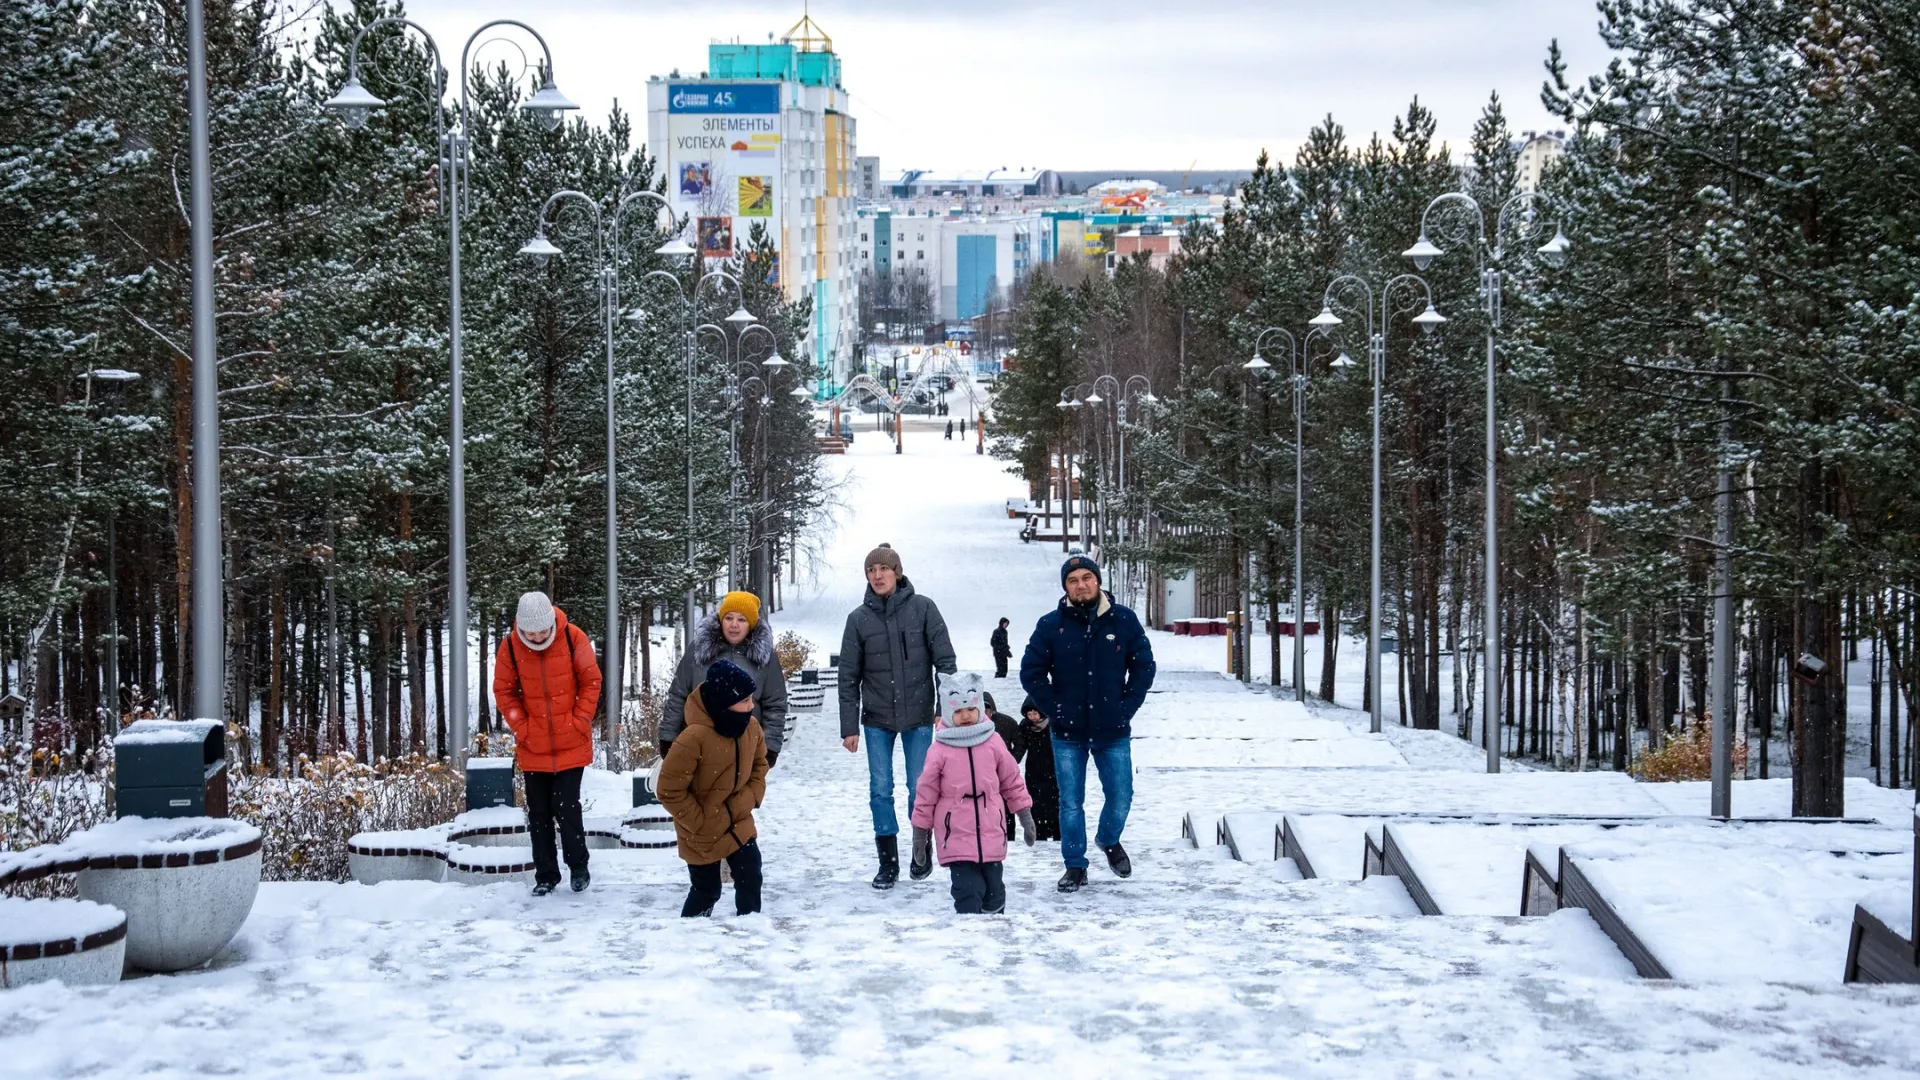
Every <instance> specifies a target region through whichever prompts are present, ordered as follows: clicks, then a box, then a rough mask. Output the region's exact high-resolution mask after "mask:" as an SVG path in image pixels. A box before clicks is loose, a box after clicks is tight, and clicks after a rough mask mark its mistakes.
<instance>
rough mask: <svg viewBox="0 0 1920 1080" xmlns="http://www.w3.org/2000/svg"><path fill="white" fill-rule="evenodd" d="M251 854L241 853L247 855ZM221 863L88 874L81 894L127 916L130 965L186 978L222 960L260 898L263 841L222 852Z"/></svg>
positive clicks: (82, 879)
mask: <svg viewBox="0 0 1920 1080" xmlns="http://www.w3.org/2000/svg"><path fill="white" fill-rule="evenodd" d="M243 848H244V849H245V850H241V849H243ZM214 853H215V854H218V855H219V859H218V860H217V861H209V862H203V863H199V864H192V863H189V864H187V865H183V866H172V865H161V866H155V867H149V866H146V865H144V861H145V860H143V865H141V866H138V867H133V868H128V869H121V868H119V867H117V866H116V867H113V868H111V869H93V868H88V869H86V870H82V871H80V875H79V886H80V895H81V897H82V898H84V899H87V900H92V901H95V902H96V903H102V904H111V905H113V906H114V907H117V908H119V909H121V910H122V911H125V912H126V913H127V941H126V954H127V963H128V964H131V965H132V966H134V967H137V968H141V969H144V970H146V971H161V972H167V971H186V970H187V969H189V968H196V967H199V966H200V965H202V964H205V963H206V962H207V961H209V960H212V959H213V958H214V957H215V956H216V955H218V954H219V952H220V950H221V949H224V948H226V947H227V943H228V942H230V941H232V940H233V935H235V934H237V933H239V932H240V926H241V924H242V923H245V922H246V921H247V915H248V913H250V912H251V911H252V910H253V899H254V895H255V894H256V893H258V892H259V891H260V841H259V840H258V839H255V840H254V841H253V842H252V843H251V844H243V845H234V846H232V847H230V848H228V849H224V850H219V849H216V851H215V852H214Z"/></svg>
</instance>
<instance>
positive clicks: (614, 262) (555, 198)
mask: <svg viewBox="0 0 1920 1080" xmlns="http://www.w3.org/2000/svg"><path fill="white" fill-rule="evenodd" d="M548 85H549V87H550V86H551V83H549V84H548ZM543 92H544V91H543ZM536 96H537V95H536ZM563 200H574V201H577V202H579V203H581V204H582V205H584V206H585V207H586V208H587V209H588V210H589V211H590V212H591V213H592V214H593V242H594V255H595V258H596V259H597V260H598V262H599V264H600V265H599V273H598V275H597V276H598V277H599V281H600V322H601V328H602V330H603V331H604V332H605V337H606V351H607V612H606V643H605V645H604V646H603V647H602V649H601V667H602V668H603V669H604V677H603V678H602V679H601V686H602V687H603V689H602V690H601V699H602V700H603V701H604V702H605V711H604V715H605V716H606V718H607V720H606V723H607V731H606V738H607V747H608V749H609V751H611V750H614V749H617V748H618V747H619V745H620V691H621V685H620V676H621V668H622V667H623V666H624V664H625V660H626V656H625V652H626V648H625V642H624V641H622V640H621V637H620V559H619V555H620V526H619V516H618V512H617V511H618V505H619V502H618V497H619V488H618V485H617V478H616V474H615V466H616V463H617V461H618V457H619V454H618V443H617V442H616V439H615V431H616V428H615V423H614V415H615V414H614V389H615V377H614V366H613V324H614V318H615V316H617V315H618V314H619V311H620V257H621V255H622V253H623V252H624V251H625V248H624V247H622V246H621V243H620V221H621V218H622V217H623V215H625V213H626V212H627V209H628V208H629V207H631V206H635V205H638V204H641V203H651V204H652V205H654V207H655V212H656V214H657V213H658V211H660V210H667V211H668V213H669V214H671V213H672V210H671V208H670V207H669V206H668V205H667V200H666V197H665V196H662V195H658V194H655V193H654V192H651V191H635V192H629V193H628V194H626V195H624V196H622V197H621V198H620V200H619V201H618V202H616V203H615V204H614V207H613V212H612V213H610V214H606V215H604V216H603V215H602V214H601V212H600V203H599V202H598V201H597V200H595V199H594V198H592V197H591V196H589V195H587V194H586V193H584V192H580V191H575V190H572V189H565V190H561V191H556V192H554V193H553V194H552V195H550V196H548V197H547V201H546V202H544V203H542V204H541V205H540V213H539V215H538V216H537V217H535V219H534V228H533V238H532V239H530V240H528V241H527V242H526V243H525V244H524V245H522V246H521V248H520V254H522V255H526V256H528V257H530V258H532V259H533V260H534V262H535V263H536V264H545V263H546V261H547V260H548V259H550V258H552V257H553V256H555V255H558V254H560V249H559V248H558V247H556V246H555V245H554V244H553V242H552V241H550V240H548V239H547V215H548V214H549V213H551V212H552V211H553V209H554V206H555V205H556V204H558V203H560V202H561V201H563ZM643 647H644V646H643Z"/></svg>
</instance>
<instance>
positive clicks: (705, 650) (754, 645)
mask: <svg viewBox="0 0 1920 1080" xmlns="http://www.w3.org/2000/svg"><path fill="white" fill-rule="evenodd" d="M731 647H732V648H736V649H739V650H740V654H741V655H742V656H745V657H746V658H747V659H749V660H751V661H753V662H754V663H755V664H758V665H760V666H761V667H765V666H767V665H768V664H770V663H772V662H773V627H772V626H769V625H768V624H767V620H766V617H765V616H761V618H760V621H759V622H758V623H757V624H755V625H754V628H753V629H752V630H749V631H747V637H746V640H744V641H742V642H741V643H740V644H738V645H735V646H731ZM728 648H729V646H728V645H727V637H726V635H725V634H723V633H721V632H720V619H719V618H718V617H717V616H715V615H712V614H707V615H702V616H701V617H700V621H699V622H698V623H696V624H694V628H693V660H694V663H696V664H698V665H700V668H701V670H703V671H704V670H706V667H707V665H709V664H711V663H713V662H714V661H715V660H718V659H720V654H721V653H723V652H725V651H726V650H727V649H728Z"/></svg>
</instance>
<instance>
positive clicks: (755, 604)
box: [713, 592, 760, 633]
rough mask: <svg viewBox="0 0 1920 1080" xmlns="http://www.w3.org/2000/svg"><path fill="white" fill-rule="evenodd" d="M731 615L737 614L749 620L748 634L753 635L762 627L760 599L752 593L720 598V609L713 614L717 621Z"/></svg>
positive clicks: (734, 593) (740, 593)
mask: <svg viewBox="0 0 1920 1080" xmlns="http://www.w3.org/2000/svg"><path fill="white" fill-rule="evenodd" d="M729 614H737V615H739V616H740V617H741V618H743V619H745V620H747V632H748V633H752V632H753V631H754V629H756V628H757V627H758V626H759V625H760V598H759V597H757V596H755V595H753V594H752V593H750V592H730V593H728V594H727V595H725V596H723V597H721V598H720V609H719V610H718V611H715V612H714V613H713V617H714V618H715V619H724V618H726V617H727V616H728V615H729Z"/></svg>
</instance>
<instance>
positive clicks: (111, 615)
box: [81, 368, 140, 737]
mask: <svg viewBox="0 0 1920 1080" xmlns="http://www.w3.org/2000/svg"><path fill="white" fill-rule="evenodd" d="M81 378H83V379H85V380H86V381H87V389H86V394H87V397H86V401H87V409H88V412H89V413H91V412H92V409H93V384H94V383H96V382H100V383H106V384H108V385H109V386H124V385H126V384H127V383H131V382H134V381H135V380H137V379H139V378H140V374H139V372H135V371H124V370H122V369H120V368H94V369H92V370H90V371H88V372H87V373H86V374H84V375H82V376H81ZM118 517H119V510H118V508H117V507H116V506H113V505H109V506H108V508H107V521H106V527H107V671H106V676H107V699H108V702H109V706H108V708H107V724H106V727H107V735H108V736H109V737H111V736H115V735H118V734H120V573H119V569H120V563H119V543H118V540H117V538H116V537H115V535H114V525H115V519H117V518H118Z"/></svg>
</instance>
